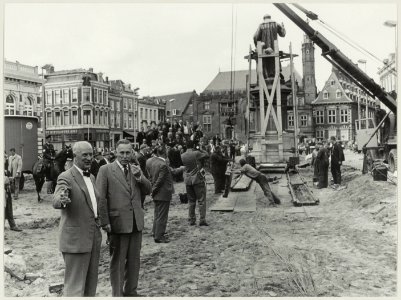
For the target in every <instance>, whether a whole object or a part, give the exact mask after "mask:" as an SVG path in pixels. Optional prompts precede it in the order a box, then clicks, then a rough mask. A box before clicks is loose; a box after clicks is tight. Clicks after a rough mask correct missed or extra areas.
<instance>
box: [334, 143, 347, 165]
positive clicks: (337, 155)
mask: <svg viewBox="0 0 401 300" xmlns="http://www.w3.org/2000/svg"><path fill="white" fill-rule="evenodd" d="M344 160H345V158H344V151H343V148H342V147H341V145H340V144H339V143H335V144H334V145H333V152H332V153H331V163H334V164H338V163H339V162H342V161H344Z"/></svg>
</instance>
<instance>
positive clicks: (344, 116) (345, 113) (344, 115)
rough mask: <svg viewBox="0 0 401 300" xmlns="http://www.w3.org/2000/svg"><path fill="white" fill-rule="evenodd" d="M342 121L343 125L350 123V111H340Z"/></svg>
mask: <svg viewBox="0 0 401 300" xmlns="http://www.w3.org/2000/svg"><path fill="white" fill-rule="evenodd" d="M340 121H341V123H348V109H341V110H340Z"/></svg>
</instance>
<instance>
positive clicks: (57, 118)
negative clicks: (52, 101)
mask: <svg viewBox="0 0 401 300" xmlns="http://www.w3.org/2000/svg"><path fill="white" fill-rule="evenodd" d="M54 125H55V126H60V125H61V113H60V112H59V111H56V112H55V113H54Z"/></svg>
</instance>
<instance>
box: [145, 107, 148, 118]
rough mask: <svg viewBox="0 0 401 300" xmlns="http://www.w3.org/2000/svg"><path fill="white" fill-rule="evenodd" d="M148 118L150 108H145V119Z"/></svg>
mask: <svg viewBox="0 0 401 300" xmlns="http://www.w3.org/2000/svg"><path fill="white" fill-rule="evenodd" d="M147 119H148V109H147V108H145V120H147Z"/></svg>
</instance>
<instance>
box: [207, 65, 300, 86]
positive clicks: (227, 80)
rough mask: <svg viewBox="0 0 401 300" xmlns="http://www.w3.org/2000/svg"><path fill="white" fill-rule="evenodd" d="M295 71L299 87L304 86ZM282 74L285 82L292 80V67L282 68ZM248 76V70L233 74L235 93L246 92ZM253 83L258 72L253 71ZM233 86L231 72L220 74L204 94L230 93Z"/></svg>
mask: <svg viewBox="0 0 401 300" xmlns="http://www.w3.org/2000/svg"><path fill="white" fill-rule="evenodd" d="M294 71H295V79H296V80H297V81H298V85H299V86H302V77H301V75H299V73H298V71H297V70H294ZM282 74H283V76H284V80H285V81H287V80H289V79H290V74H291V72H290V65H287V66H285V67H282ZM246 75H248V70H238V71H234V72H233V74H232V79H233V81H234V91H245V90H246ZM251 81H252V82H251V83H252V84H255V83H256V70H252V71H251ZM230 86H231V72H230V71H227V72H219V73H218V74H217V75H216V77H215V78H214V79H213V80H212V82H211V83H209V85H208V86H207V87H206V89H205V90H204V91H203V93H210V92H222V91H229V90H230Z"/></svg>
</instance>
